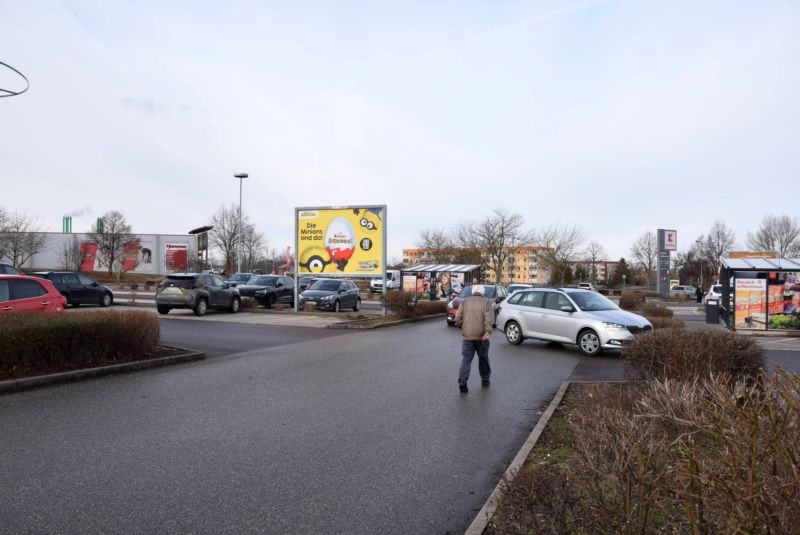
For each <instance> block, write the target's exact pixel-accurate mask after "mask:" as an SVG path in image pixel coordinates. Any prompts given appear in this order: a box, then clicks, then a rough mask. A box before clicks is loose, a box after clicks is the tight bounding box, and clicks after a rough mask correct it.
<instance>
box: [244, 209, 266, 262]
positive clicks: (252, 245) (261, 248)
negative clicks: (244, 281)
mask: <svg viewBox="0 0 800 535" xmlns="http://www.w3.org/2000/svg"><path fill="white" fill-rule="evenodd" d="M242 227H243V228H242V252H241V255H242V269H243V270H244V271H246V272H252V271H253V269H254V268H255V266H256V265H257V264H258V263H259V262H260V261H261V260H263V259H264V257H265V253H266V240H265V239H264V235H263V234H261V233H260V232H256V229H255V227H253V225H251V224H249V223H248V224H245V223H244V221H242Z"/></svg>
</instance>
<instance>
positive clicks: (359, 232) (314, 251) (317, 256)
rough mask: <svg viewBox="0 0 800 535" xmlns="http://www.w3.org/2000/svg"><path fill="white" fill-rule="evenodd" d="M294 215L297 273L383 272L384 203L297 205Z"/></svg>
mask: <svg viewBox="0 0 800 535" xmlns="http://www.w3.org/2000/svg"><path fill="white" fill-rule="evenodd" d="M295 215H296V217H297V272H298V273H328V274H332V275H334V274H335V275H361V276H364V275H369V276H375V275H379V274H380V273H381V272H382V270H383V268H384V266H383V251H384V247H385V244H384V243H383V241H384V235H385V229H384V227H383V225H384V220H385V215H386V208H385V207H383V206H366V207H349V208H310V209H298V210H296V211H295Z"/></svg>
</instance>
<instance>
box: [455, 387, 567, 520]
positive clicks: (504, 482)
mask: <svg viewBox="0 0 800 535" xmlns="http://www.w3.org/2000/svg"><path fill="white" fill-rule="evenodd" d="M569 385H570V381H564V382H563V383H561V387H560V388H559V389H558V392H556V395H555V397H554V398H553V401H551V402H550V405H548V406H547V409H546V410H545V411H544V414H542V416H541V418H539V421H538V422H536V426H535V427H534V428H533V431H531V434H530V435H528V438H527V439H526V440H525V443H524V444H522V447H521V448H520V450H519V451H518V452H517V455H516V456H515V457H514V459H513V460H512V461H511V464H509V465H508V469H507V470H506V471H505V473H504V474H503V477H502V478H500V481H499V482H498V483H497V486H496V487H495V488H494V490H493V491H492V493H491V494H490V495H489V498H488V499H487V500H486V503H484V504H483V507H481V510H480V511H478V514H477V515H476V516H475V519H474V520H473V521H472V523H471V524H470V525H469V527H468V528H467V531H465V532H464V535H481V534H482V533H483V532H484V531H485V530H486V526H488V525H489V520H490V519H491V518H492V516H494V513H495V511H497V506H498V505H499V504H500V500H501V499H502V498H503V494H504V493H505V488H506V487H507V486H508V485H509V484H510V483H511V482H512V481H513V480H514V477H516V475H517V472H518V471H519V469H520V468H522V465H523V464H525V460H526V459H527V458H528V455H530V453H531V450H532V449H533V447H534V446H535V445H536V441H537V440H539V437H540V436H541V434H542V431H544V428H545V427H546V426H547V422H549V421H550V418H551V417H552V416H553V413H555V412H556V408H557V407H558V405H559V404H560V403H561V399H562V398H563V397H564V393H565V392H566V391H567V388H568V387H569Z"/></svg>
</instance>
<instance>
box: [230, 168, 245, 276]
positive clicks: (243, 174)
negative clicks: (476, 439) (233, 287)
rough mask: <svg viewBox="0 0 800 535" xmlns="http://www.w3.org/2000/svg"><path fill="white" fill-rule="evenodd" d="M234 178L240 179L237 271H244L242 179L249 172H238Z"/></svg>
mask: <svg viewBox="0 0 800 535" xmlns="http://www.w3.org/2000/svg"><path fill="white" fill-rule="evenodd" d="M233 176H234V178H238V179H239V231H238V232H237V234H238V236H236V238H237V240H236V245H238V247H237V249H238V252H237V254H236V271H238V272H239V273H241V272H242V180H243V179H245V178H247V173H236V174H235V175H233Z"/></svg>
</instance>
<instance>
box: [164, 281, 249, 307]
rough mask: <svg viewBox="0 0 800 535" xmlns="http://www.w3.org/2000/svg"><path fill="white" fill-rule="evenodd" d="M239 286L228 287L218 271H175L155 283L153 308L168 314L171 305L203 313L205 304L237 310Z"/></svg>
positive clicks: (206, 305)
mask: <svg viewBox="0 0 800 535" xmlns="http://www.w3.org/2000/svg"><path fill="white" fill-rule="evenodd" d="M240 301H241V299H240V297H239V290H237V289H236V288H231V287H230V285H228V283H227V282H225V281H224V280H222V277H220V276H219V275H212V274H208V273H175V274H173V275H167V278H165V279H164V280H162V281H161V282H160V283H158V288H157V289H156V308H157V309H158V313H159V314H168V313H169V311H170V310H172V309H173V308H191V309H192V310H194V314H195V316H203V315H205V313H206V310H208V309H209V308H216V309H223V310H228V311H229V312H231V313H233V314H236V313H237V312H239V305H240V304H241V303H240Z"/></svg>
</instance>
